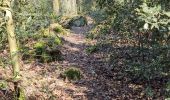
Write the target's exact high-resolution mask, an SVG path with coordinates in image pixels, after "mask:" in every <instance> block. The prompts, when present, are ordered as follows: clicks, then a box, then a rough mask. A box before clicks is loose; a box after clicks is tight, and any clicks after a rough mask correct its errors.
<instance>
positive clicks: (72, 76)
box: [62, 68, 81, 81]
mask: <svg viewBox="0 0 170 100" xmlns="http://www.w3.org/2000/svg"><path fill="white" fill-rule="evenodd" d="M62 77H63V78H65V79H66V78H67V79H68V80H70V81H71V80H73V81H75V80H79V79H80V78H81V72H80V70H78V69H76V68H69V69H67V70H65V71H64V73H63V74H62Z"/></svg>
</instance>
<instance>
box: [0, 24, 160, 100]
mask: <svg viewBox="0 0 170 100" xmlns="http://www.w3.org/2000/svg"><path fill="white" fill-rule="evenodd" d="M90 29H91V26H84V27H72V29H71V33H69V34H67V35H60V37H61V38H62V39H63V40H64V43H63V45H62V46H61V48H60V50H61V52H62V54H63V57H64V60H63V61H56V62H52V63H49V64H41V63H38V62H34V63H32V64H23V67H22V68H21V75H22V81H23V82H22V86H23V87H24V89H25V93H26V96H27V97H28V98H27V99H28V100H129V99H132V100H133V99H135V100H136V99H143V98H145V93H144V92H145V91H144V88H143V86H142V85H136V84H132V83H126V82H127V80H126V78H122V79H118V77H119V74H120V73H121V72H119V71H118V70H117V71H112V70H111V69H110V66H109V64H108V62H107V57H108V56H107V55H106V53H104V52H100V53H99V52H96V53H92V54H89V53H87V52H86V48H87V47H89V46H90V45H93V44H95V43H96V41H95V40H93V41H92V40H88V39H86V33H87V32H88V31H89V30H90ZM70 67H76V68H78V69H79V70H81V74H82V77H81V79H80V80H77V81H72V82H69V81H66V80H64V79H63V78H61V77H60V73H62V72H63V71H64V70H65V69H67V68H70ZM0 94H1V93H0ZM4 98H6V99H7V97H4ZM160 98H161V97H160ZM148 99H149V98H148ZM9 100H10V99H9Z"/></svg>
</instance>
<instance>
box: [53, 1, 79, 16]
mask: <svg viewBox="0 0 170 100" xmlns="http://www.w3.org/2000/svg"><path fill="white" fill-rule="evenodd" d="M53 10H54V13H55V14H56V15H64V16H70V15H71V16H72V15H77V10H78V9H77V0H53Z"/></svg>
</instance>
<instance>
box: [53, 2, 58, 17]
mask: <svg viewBox="0 0 170 100" xmlns="http://www.w3.org/2000/svg"><path fill="white" fill-rule="evenodd" d="M53 11H54V14H55V15H57V16H58V15H60V2H59V0H53Z"/></svg>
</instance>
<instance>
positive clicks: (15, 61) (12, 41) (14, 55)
mask: <svg viewBox="0 0 170 100" xmlns="http://www.w3.org/2000/svg"><path fill="white" fill-rule="evenodd" d="M5 12H6V15H5V17H6V18H7V23H6V28H7V34H8V42H9V48H10V55H11V61H12V66H13V76H14V80H17V79H19V71H20V64H19V57H18V49H17V43H16V37H15V33H14V23H13V19H12V13H11V11H9V10H6V11H5Z"/></svg>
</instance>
